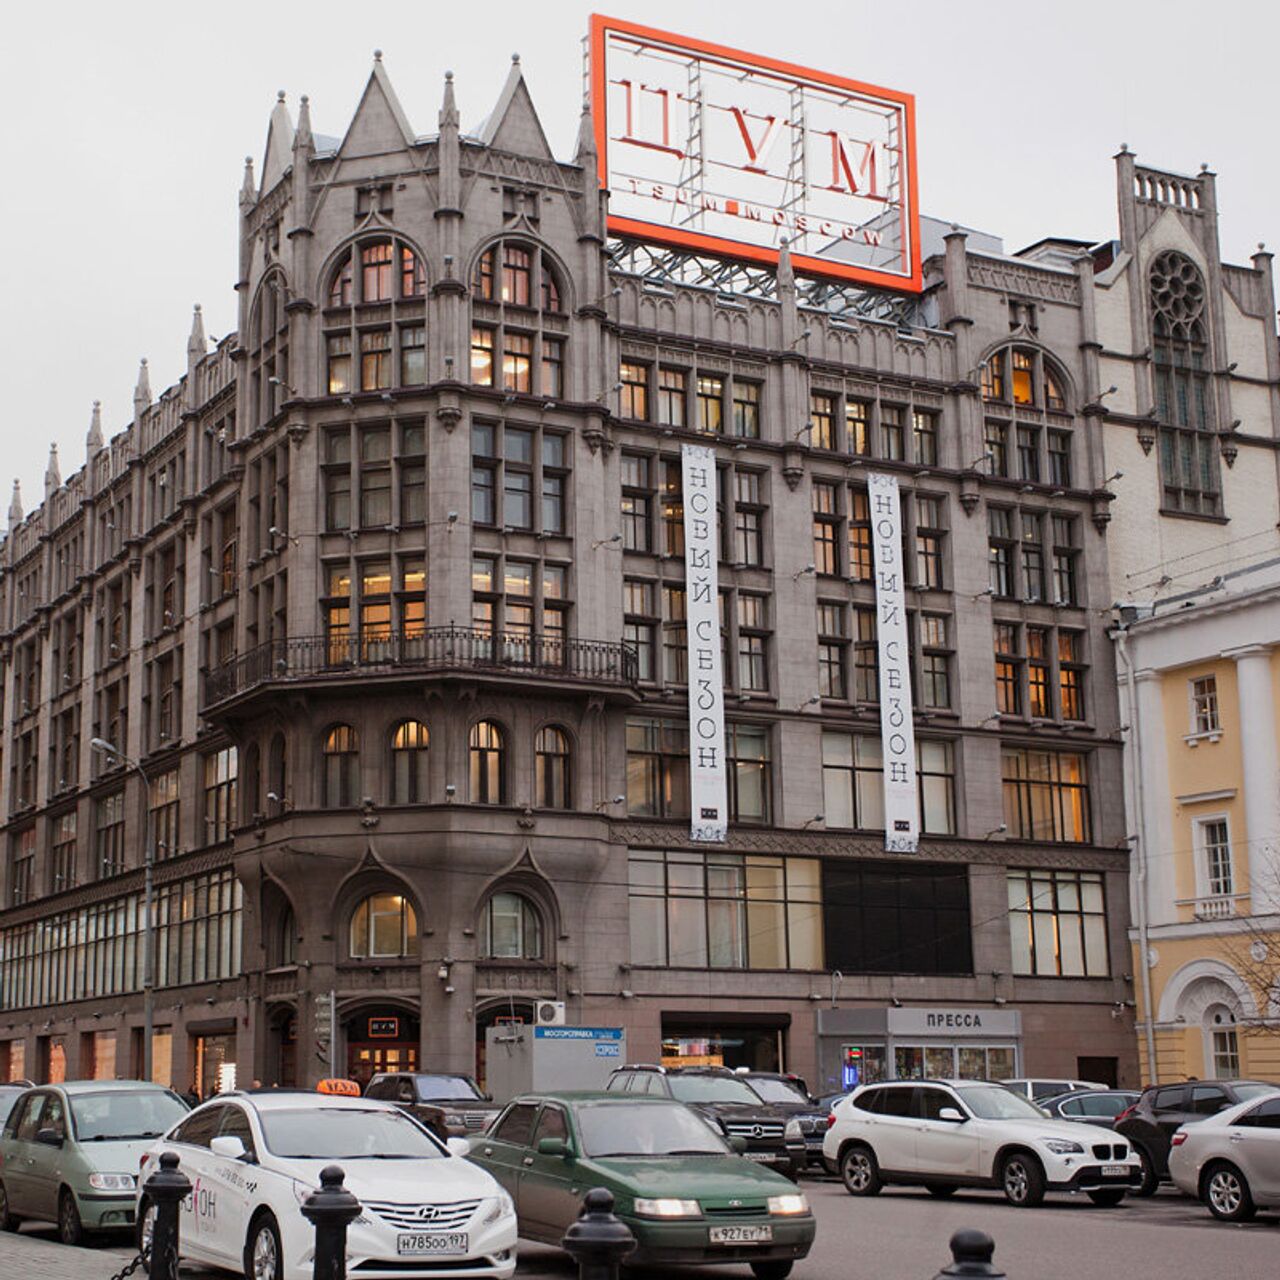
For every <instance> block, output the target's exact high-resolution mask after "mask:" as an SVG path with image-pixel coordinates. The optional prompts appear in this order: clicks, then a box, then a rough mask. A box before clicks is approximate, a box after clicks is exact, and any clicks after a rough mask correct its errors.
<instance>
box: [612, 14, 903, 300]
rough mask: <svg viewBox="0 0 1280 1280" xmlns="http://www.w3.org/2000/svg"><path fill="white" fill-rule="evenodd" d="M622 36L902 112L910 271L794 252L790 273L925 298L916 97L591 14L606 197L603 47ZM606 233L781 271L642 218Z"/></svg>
mask: <svg viewBox="0 0 1280 1280" xmlns="http://www.w3.org/2000/svg"><path fill="white" fill-rule="evenodd" d="M610 32H618V33H620V34H622V35H625V36H633V37H637V38H638V39H641V40H652V41H654V42H655V43H657V44H662V45H666V46H670V47H672V48H674V49H676V50H684V51H687V52H688V53H690V54H693V55H695V56H704V57H708V58H713V59H716V60H719V61H723V62H727V63H730V64H732V63H738V64H740V65H742V66H744V67H746V68H754V69H757V70H760V71H764V72H768V73H770V74H771V75H774V76H778V77H781V78H784V79H794V80H797V81H798V82H801V83H804V82H807V83H811V84H815V85H818V86H820V87H823V88H830V89H836V90H840V91H843V92H846V93H856V94H858V95H860V96H862V97H866V98H869V99H871V100H873V101H874V100H880V101H882V102H884V103H885V104H891V105H893V106H895V107H897V108H900V109H901V112H902V120H903V133H904V145H903V150H904V151H905V153H906V154H905V156H904V157H903V160H904V167H905V175H904V177H905V181H904V188H905V198H904V199H903V200H902V202H901V203H900V205H899V207H900V209H901V217H902V223H903V225H904V232H905V234H904V239H909V241H910V243H909V246H908V245H904V251H905V252H904V257H905V258H906V262H905V263H904V270H902V271H900V272H899V271H885V270H880V269H877V268H875V267H866V266H859V265H857V264H856V263H851V262H841V261H840V260H838V259H832V258H821V257H816V256H814V255H812V254H802V253H795V252H793V253H792V255H791V262H792V266H793V267H794V269H795V270H797V271H800V272H803V273H805V274H807V275H816V276H824V277H828V278H834V279H838V280H847V281H851V282H854V283H858V284H864V285H870V286H872V287H874V288H882V289H891V290H895V291H897V292H900V293H919V292H921V289H922V287H923V285H922V268H921V250H920V211H919V205H918V196H917V185H916V113H915V95H914V94H910V93H904V92H902V91H901V90H897V89H886V88H883V87H882V86H880V85H874V84H869V83H867V82H864V81H861V80H852V79H849V78H848V77H845V76H838V75H834V74H832V73H830V72H826V71H817V70H815V69H813V68H812V67H805V66H801V65H799V64H798V63H793V62H785V61H781V60H779V59H776V58H767V57H765V56H763V55H762V54H755V53H748V52H746V51H745V50H742V49H735V48H732V47H730V46H728V45H721V44H713V43H711V42H710V41H706V40H697V39H694V38H693V37H691V36H681V35H676V34H674V33H673V32H669V31H662V30H659V29H658V28H656V27H649V26H645V25H643V24H641V23H636V22H628V21H625V20H624V19H620V18H608V17H605V16H604V15H602V14H598V13H593V14H592V15H591V22H590V39H589V50H590V85H591V113H592V119H593V123H594V126H595V136H596V151H597V154H598V156H599V161H600V186H601V188H602V189H607V188H608V185H609V172H610V170H609V160H608V155H609V136H608V134H609V131H608V121H607V115H606V112H607V103H606V96H607V90H608V86H607V83H606V75H605V39H606V36H607V34H608V33H610ZM607 227H608V230H609V231H611V232H615V233H617V234H619V235H624V236H632V237H635V238H637V239H640V240H648V241H653V242H656V243H658V244H662V245H667V246H670V247H672V248H677V249H687V250H689V251H691V252H693V253H708V254H712V255H714V256H717V257H727V258H743V259H746V260H748V261H750V262H755V263H765V264H768V265H773V266H776V265H777V262H778V256H779V251H778V250H777V249H775V248H770V247H769V246H767V245H758V244H753V243H751V242H750V241H746V240H734V239H731V238H728V237H725V236H716V235H709V234H706V233H703V232H697V231H686V230H683V229H681V228H679V227H673V226H669V225H666V224H664V223H660V222H647V221H644V220H642V219H638V218H630V217H623V216H620V215H615V214H612V213H611V214H609V216H608V221H607Z"/></svg>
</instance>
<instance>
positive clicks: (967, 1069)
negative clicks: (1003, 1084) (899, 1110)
mask: <svg viewBox="0 0 1280 1280" xmlns="http://www.w3.org/2000/svg"><path fill="white" fill-rule="evenodd" d="M1015 1071H1016V1067H1015V1062H1014V1051H1013V1047H1012V1046H1011V1045H1003V1046H996V1045H991V1046H988V1045H980V1044H972V1045H971V1044H962V1045H955V1044H940V1045H935V1044H928V1045H917V1044H896V1045H894V1047H893V1074H894V1076H895V1078H896V1079H898V1080H1011V1079H1012V1078H1013V1076H1014V1074H1015Z"/></svg>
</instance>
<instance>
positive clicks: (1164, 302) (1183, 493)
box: [1151, 250, 1222, 516]
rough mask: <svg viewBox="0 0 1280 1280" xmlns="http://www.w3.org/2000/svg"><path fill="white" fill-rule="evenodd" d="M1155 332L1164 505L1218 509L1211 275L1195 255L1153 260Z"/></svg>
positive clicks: (1215, 511)
mask: <svg viewBox="0 0 1280 1280" xmlns="http://www.w3.org/2000/svg"><path fill="white" fill-rule="evenodd" d="M1151 336H1152V356H1153V360H1154V369H1155V393H1156V416H1157V418H1158V419H1159V422H1160V479H1161V482H1162V484H1163V486H1164V500H1163V504H1162V505H1163V506H1164V507H1165V508H1167V509H1168V510H1170V511H1188V512H1192V513H1194V514H1197V515H1209V516H1216V515H1219V514H1220V513H1221V505H1222V504H1221V500H1220V497H1219V492H1218V489H1219V485H1218V450H1217V448H1216V445H1217V431H1216V422H1217V415H1216V414H1215V413H1214V407H1213V389H1212V387H1211V386H1210V384H1209V376H1210V370H1209V367H1208V366H1209V332H1208V311H1207V307H1206V301H1205V289H1204V277H1203V276H1202V275H1201V274H1200V271H1199V269H1198V268H1197V267H1196V265H1195V263H1194V262H1192V261H1191V259H1190V258H1187V257H1185V256H1184V255H1183V254H1180V253H1175V252H1173V251H1172V250H1168V251H1166V252H1165V253H1162V254H1159V255H1158V256H1157V257H1156V260H1155V261H1154V262H1153V263H1152V264H1151Z"/></svg>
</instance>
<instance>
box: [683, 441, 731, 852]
mask: <svg viewBox="0 0 1280 1280" xmlns="http://www.w3.org/2000/svg"><path fill="white" fill-rule="evenodd" d="M680 464H681V471H682V475H683V480H684V573H685V589H686V592H687V600H686V612H687V619H686V626H687V628H688V645H689V817H690V823H689V835H690V837H691V838H692V839H694V840H703V841H710V842H714V843H718V842H720V841H723V840H724V838H725V836H726V835H727V834H728V830H729V796H728V789H727V784H726V781H725V761H724V672H723V670H722V668H721V650H720V583H719V575H718V572H717V562H718V558H719V549H720V536H719V532H718V531H717V528H716V453H715V450H714V449H712V448H710V447H709V446H707V445H699V444H686V445H681V447H680Z"/></svg>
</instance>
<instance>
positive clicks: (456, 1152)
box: [444, 1138, 471, 1157]
mask: <svg viewBox="0 0 1280 1280" xmlns="http://www.w3.org/2000/svg"><path fill="white" fill-rule="evenodd" d="M444 1145H445V1146H446V1147H448V1148H449V1154H450V1155H451V1156H459V1157H462V1156H469V1155H470V1154H471V1143H470V1141H469V1140H468V1139H466V1138H449V1139H447V1140H446V1141H445V1144H444Z"/></svg>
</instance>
